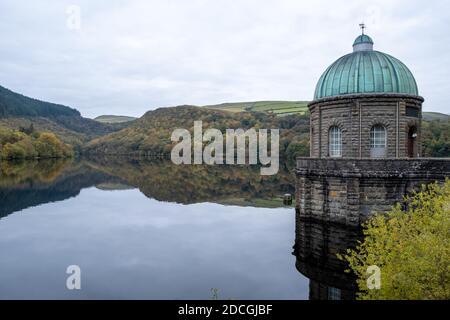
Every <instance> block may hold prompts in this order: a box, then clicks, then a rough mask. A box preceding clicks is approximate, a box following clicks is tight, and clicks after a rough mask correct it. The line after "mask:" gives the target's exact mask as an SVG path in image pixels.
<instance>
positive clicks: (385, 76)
mask: <svg viewBox="0 0 450 320" xmlns="http://www.w3.org/2000/svg"><path fill="white" fill-rule="evenodd" d="M423 101H424V99H423V98H422V97H420V96H419V93H418V89H417V84H416V81H415V79H414V76H413V74H412V73H411V71H410V70H409V69H408V68H407V67H406V66H405V65H404V64H403V63H402V62H401V61H400V60H398V59H396V58H394V57H392V56H390V55H388V54H386V53H382V52H379V51H375V50H373V40H372V39H371V38H370V37H369V36H367V35H365V34H362V35H360V36H358V37H357V38H356V40H355V42H354V43H353V52H352V53H349V54H347V55H345V56H343V57H341V58H339V59H338V60H336V61H335V62H334V63H333V64H332V65H331V66H330V67H328V68H327V69H326V71H325V72H324V73H323V74H322V76H321V77H320V79H319V82H318V83H317V86H316V91H315V95H314V101H312V102H311V103H310V104H309V106H308V107H309V110H310V113H311V132H310V137H311V141H310V142H311V144H310V145H311V150H310V154H311V157H314V158H328V157H331V158H406V157H408V158H413V157H414V158H415V157H419V156H420V152H421V143H420V141H421V130H420V127H421V119H422V102H423Z"/></svg>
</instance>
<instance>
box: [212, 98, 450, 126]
mask: <svg viewBox="0 0 450 320" xmlns="http://www.w3.org/2000/svg"><path fill="white" fill-rule="evenodd" d="M308 103H309V101H253V102H230V103H221V104H216V105H207V106H204V107H205V108H209V109H216V110H223V111H230V112H243V111H248V112H266V113H274V114H276V115H277V116H286V115H291V114H296V113H297V114H305V112H307V111H308ZM423 119H424V120H425V121H433V120H444V121H447V120H449V119H450V115H448V114H444V113H439V112H423Z"/></svg>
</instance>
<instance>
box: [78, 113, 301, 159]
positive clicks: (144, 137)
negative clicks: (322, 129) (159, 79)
mask: <svg viewBox="0 0 450 320" xmlns="http://www.w3.org/2000/svg"><path fill="white" fill-rule="evenodd" d="M196 120H201V121H202V122H203V129H204V130H206V129H207V128H216V129H219V130H220V131H221V132H222V133H225V130H226V129H238V128H243V129H249V128H263V129H272V128H273V129H280V154H281V155H285V156H286V158H290V155H292V154H294V153H298V154H299V155H307V153H308V152H309V147H308V134H309V118H308V116H307V115H299V114H294V115H293V116H291V117H277V116H275V114H268V113H263V112H245V111H244V112H236V113H233V112H227V111H223V110H217V109H214V108H204V107H195V106H178V107H172V108H160V109H157V110H154V111H149V112H147V113H146V114H145V115H144V116H143V117H142V118H140V119H138V120H136V121H133V122H132V123H131V124H130V126H129V127H127V128H125V129H123V130H121V131H119V132H114V133H111V134H109V135H106V136H104V137H100V138H97V139H94V140H92V141H91V142H89V143H88V144H87V145H86V147H85V148H84V152H86V153H89V154H119V155H130V154H132V155H161V154H164V155H168V154H170V151H171V150H172V147H173V146H174V145H175V144H176V143H173V142H172V141H171V140H170V137H171V134H172V132H173V130H174V129H176V128H185V129H188V130H189V131H191V133H192V131H193V125H194V121H196Z"/></svg>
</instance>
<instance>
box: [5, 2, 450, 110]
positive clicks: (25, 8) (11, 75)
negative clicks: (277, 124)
mask: <svg viewBox="0 0 450 320" xmlns="http://www.w3.org/2000/svg"><path fill="white" fill-rule="evenodd" d="M71 5H76V6H78V7H79V8H80V10H81V13H80V17H81V23H80V28H77V20H76V16H77V14H76V10H75V11H74V10H73V7H71ZM68 12H69V13H68ZM361 21H364V22H365V23H366V24H367V27H368V28H367V30H366V33H367V34H369V35H370V36H371V37H372V38H373V39H374V42H375V49H376V50H379V51H383V52H386V53H389V54H391V55H393V56H395V57H397V58H399V59H400V60H401V61H403V62H404V63H405V64H406V65H407V66H408V67H409V68H410V69H411V71H412V72H413V73H414V75H415V77H416V81H417V83H418V86H419V92H420V94H421V95H422V96H423V97H424V98H425V100H426V101H425V104H424V109H425V110H428V111H439V112H445V113H450V111H449V106H448V103H449V101H450V53H449V52H450V1H447V0H442V1H433V0H428V1H422V0H417V1H414V0H405V1H395V0H386V1H360V0H354V1H349V0H344V1H336V0H335V1H300V0H291V1H288V0H273V1H272V0H239V1H237V0H236V1H230V0H189V1H186V0H159V1H148V0H145V1H144V0H142V1H139V0H136V1H130V0H126V1H120V0H116V1H112V0H89V1H88V0H86V1H77V0H72V1H61V0H53V1H51V0H37V1H25V0H1V2H0V85H2V86H4V87H7V88H9V89H11V90H13V91H16V92H19V93H23V94H25V95H28V96H31V97H34V98H38V99H41V100H46V101H51V102H56V103H61V104H65V105H69V106H72V107H75V108H77V109H78V110H80V111H81V113H82V114H83V115H84V116H87V117H95V116H98V115H101V114H122V115H132V116H140V115H142V114H143V113H144V112H145V111H147V110H151V109H155V108H158V107H162V106H174V105H180V104H196V105H205V104H215V103H222V102H232V101H253V100H311V99H312V97H313V93H314V88H315V85H316V82H317V80H318V79H319V77H320V75H321V73H322V72H323V71H324V70H325V69H326V68H327V67H328V66H329V65H330V64H331V63H332V62H333V61H335V60H336V59H337V58H339V57H340V56H342V55H344V54H346V53H349V52H351V50H352V47H351V46H352V43H353V40H354V38H355V37H356V36H357V35H358V34H359V33H360V30H359V27H358V24H359V23H360V22H361Z"/></svg>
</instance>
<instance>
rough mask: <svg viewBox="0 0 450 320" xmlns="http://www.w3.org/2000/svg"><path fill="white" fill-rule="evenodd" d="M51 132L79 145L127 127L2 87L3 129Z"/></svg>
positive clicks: (1, 116)
mask: <svg viewBox="0 0 450 320" xmlns="http://www.w3.org/2000/svg"><path fill="white" fill-rule="evenodd" d="M31 125H33V127H34V129H36V130H37V131H51V132H54V133H55V134H56V135H58V136H59V137H60V138H61V139H62V140H63V141H64V142H66V143H70V144H72V145H75V146H81V144H83V143H85V142H87V141H89V140H91V139H93V138H95V137H99V136H102V135H106V134H109V133H111V132H114V131H118V130H120V129H123V128H124V127H125V126H126V124H118V123H116V124H106V123H101V122H98V121H95V120H92V119H87V118H83V117H82V116H81V114H80V112H79V111H78V110H76V109H73V108H70V107H67V106H64V105H60V104H55V103H50V102H45V101H40V100H37V99H33V98H29V97H26V96H24V95H22V94H19V93H16V92H13V91H11V90H9V89H6V88H4V87H2V86H0V126H3V127H6V128H9V129H20V128H28V127H30V126H31Z"/></svg>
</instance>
